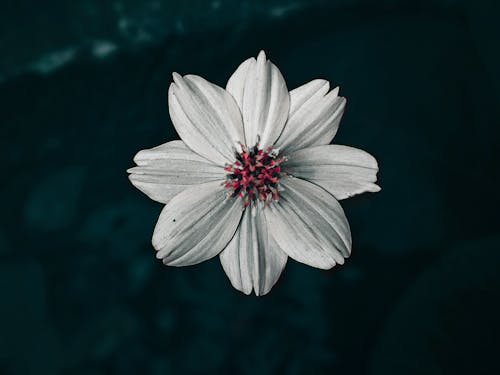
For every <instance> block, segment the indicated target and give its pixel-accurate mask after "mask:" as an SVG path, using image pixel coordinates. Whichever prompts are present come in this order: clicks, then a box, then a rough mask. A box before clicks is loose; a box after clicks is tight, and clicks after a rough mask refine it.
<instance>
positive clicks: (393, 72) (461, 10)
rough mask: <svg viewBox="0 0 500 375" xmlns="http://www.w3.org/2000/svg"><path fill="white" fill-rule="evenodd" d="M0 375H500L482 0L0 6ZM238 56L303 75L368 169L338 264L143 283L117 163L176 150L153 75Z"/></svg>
mask: <svg viewBox="0 0 500 375" xmlns="http://www.w3.org/2000/svg"><path fill="white" fill-rule="evenodd" d="M1 3H2V4H1V5H2V7H1V9H2V10H1V12H0V124H1V130H0V132H1V133H0V135H1V138H0V157H1V159H2V162H3V166H4V167H3V174H2V182H1V185H0V193H1V194H0V197H1V202H2V203H1V211H0V212H1V215H0V220H1V226H0V297H1V298H0V374H9V375H10V374H12V375H14V374H15V375H17V374H23V375H24V374H27V375H30V374H37V375H40V374H153V375H159V374H225V373H227V374H261V375H266V374H349V375H357V374H371V375H387V374H429V375H434V374H462V373H464V374H494V373H500V364H499V361H498V352H499V349H500V345H499V337H500V332H499V330H500V322H499V319H498V317H499V316H500V303H499V301H500V299H499V297H500V271H499V270H500V252H499V251H500V219H499V210H500V199H499V192H498V191H499V186H500V178H499V173H498V168H499V163H500V152H499V150H498V148H499V146H498V145H499V142H500V130H499V125H500V123H499V118H500V106H499V103H500V101H499V99H500V94H499V92H500V74H499V73H500V72H499V66H500V53H499V49H498V45H499V42H500V32H499V30H500V29H499V26H498V25H499V24H498V16H499V14H500V6H499V2H497V1H494V0H492V1H487V0H485V1H481V0H474V1H472V0H471V1H467V0H422V1H418V2H417V1H396V0H378V1H375V0H338V1H325V0H308V1H305V0H271V1H263V0H262V1H257V0H254V1H250V0H241V1H235V0H212V1H201V0H198V1H194V0H191V1H173V0H154V1H153V0H145V1H139V0H116V1H98V0H75V1H71V2H69V1H63V0H54V1H50V2H44V3H43V5H42V4H41V2H36V1H27V0H26V1H15V2H14V1H2V2H1ZM260 49H264V50H265V51H266V52H267V55H268V57H269V58H270V59H271V60H272V61H273V62H275V63H276V64H277V65H278V67H279V68H280V69H281V71H282V73H283V75H284V77H285V79H286V80H287V83H288V86H289V88H290V89H292V88H295V87H297V86H299V85H301V84H303V83H305V82H307V81H309V80H311V79H314V78H324V79H327V80H329V81H330V82H331V83H332V85H333V86H336V85H340V86H341V94H342V95H343V96H346V97H347V98H348V107H347V110H346V113H345V116H344V119H343V121H342V123H341V127H340V130H339V133H338V135H337V137H336V139H335V143H339V144H346V145H351V146H354V147H358V148H362V149H364V150H367V151H369V152H370V153H372V154H373V155H375V156H376V157H377V159H378V161H379V164H380V173H379V183H380V185H381V187H382V191H381V192H380V193H377V194H365V195H363V196H360V197H356V198H353V199H350V200H345V201H342V206H343V207H344V209H345V211H346V214H347V217H348V218H349V220H350V223H351V228H352V232H353V239H354V244H353V255H352V256H351V258H350V259H349V260H348V261H347V262H346V264H345V265H344V266H340V267H336V268H334V269H333V270H331V271H322V270H317V269H313V268H309V267H307V266H304V265H302V264H298V263H296V262H294V261H291V260H290V261H289V262H288V265H287V267H286V269H285V271H284V272H283V274H282V276H281V278H280V280H279V281H278V283H277V285H276V286H275V287H274V289H273V290H272V291H271V293H270V294H269V295H267V296H265V297H261V298H257V297H255V296H248V297H247V296H245V295H243V294H241V293H239V292H238V291H236V290H234V289H233V288H232V287H231V285H230V283H229V281H228V279H227V278H226V276H225V274H224V272H223V270H222V267H221V266H220V262H219V260H218V258H214V259H212V260H210V261H208V262H206V263H203V264H200V265H198V266H193V267H186V268H174V267H165V266H163V265H162V264H161V262H159V261H158V260H156V259H155V257H154V250H153V248H152V246H151V244H150V238H151V235H152V231H153V228H154V225H155V223H156V219H157V217H158V214H159V212H160V210H161V208H162V205H161V204H159V203H155V202H153V201H151V200H150V199H148V198H147V197H146V196H145V195H143V194H142V193H140V192H139V191H138V190H136V189H135V188H133V187H132V185H131V184H130V183H129V181H128V179H127V175H126V173H125V170H126V169H127V168H128V167H131V166H132V165H133V162H132V158H133V156H134V155H135V153H136V152H137V151H139V150H141V149H144V148H150V147H153V146H156V145H158V144H160V143H163V142H166V141H169V140H174V139H178V136H177V134H176V132H175V130H174V128H173V126H172V124H171V122H170V119H169V116H168V111H167V101H166V92H167V87H168V85H169V83H170V81H171V73H172V72H173V71H177V72H179V73H181V74H186V73H194V74H198V75H201V76H204V77H206V78H208V79H209V80H211V81H212V82H214V83H217V84H219V85H222V86H224V85H225V83H226V80H227V79H228V77H229V76H230V74H231V73H232V72H233V71H234V70H235V69H236V67H237V66H238V64H239V63H240V62H242V61H243V60H244V59H246V58H248V57H250V56H256V55H257V53H258V51H259V50H260Z"/></svg>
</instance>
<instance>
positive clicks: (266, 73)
mask: <svg viewBox="0 0 500 375" xmlns="http://www.w3.org/2000/svg"><path fill="white" fill-rule="evenodd" d="M226 90H227V91H229V92H230V93H231V95H233V97H234V99H235V100H236V103H238V106H239V107H240V109H241V113H242V115H243V125H244V128H245V140H246V145H247V146H249V147H252V146H254V145H255V144H256V143H257V140H258V137H259V136H260V146H261V147H262V148H265V147H267V146H271V145H272V144H273V143H274V141H276V139H277V138H278V137H279V135H280V133H281V131H282V130H283V127H284V126H285V122H286V119H287V117H288V110H289V108H290V98H289V94H288V89H287V87H286V83H285V80H284V79H283V76H282V75H281V72H280V71H279V69H278V68H277V67H276V66H275V65H274V64H273V63H272V62H271V61H269V60H267V58H266V54H265V53H264V51H261V52H260V53H259V56H258V57H257V60H255V58H253V57H252V58H250V59H248V60H246V61H244V62H243V63H242V64H241V65H240V66H239V67H238V69H236V71H235V72H234V74H233V75H232V76H231V78H229V81H228V82H227V86H226Z"/></svg>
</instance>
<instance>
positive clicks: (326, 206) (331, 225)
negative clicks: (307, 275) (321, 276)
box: [265, 177, 351, 269]
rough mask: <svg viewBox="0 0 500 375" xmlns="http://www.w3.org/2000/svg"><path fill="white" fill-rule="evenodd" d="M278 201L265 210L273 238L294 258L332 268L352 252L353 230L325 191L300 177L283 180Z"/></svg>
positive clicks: (317, 265) (318, 266) (314, 265)
mask: <svg viewBox="0 0 500 375" xmlns="http://www.w3.org/2000/svg"><path fill="white" fill-rule="evenodd" d="M281 184H282V185H283V188H284V191H282V192H280V200H279V202H274V203H272V204H271V205H270V206H269V207H268V208H266V210H265V214H266V218H267V221H268V223H269V228H272V231H271V235H272V236H273V238H274V239H275V240H276V242H277V243H278V245H279V246H280V248H281V249H283V251H284V252H286V253H287V254H288V256H290V257H291V258H293V259H295V260H296V261H298V262H301V263H305V264H308V265H310V266H313V267H317V268H322V269H329V268H332V267H333V266H334V265H335V264H336V263H339V264H343V263H344V258H347V257H348V256H349V254H350V252H351V231H350V229H349V223H348V222H347V219H346V217H345V215H344V211H343V210H342V207H341V206H340V204H339V203H338V202H337V200H336V199H335V198H334V197H333V196H332V195H330V194H329V193H328V192H326V191H325V190H323V189H322V188H320V187H318V186H316V185H314V184H311V183H310V182H307V181H304V180H301V179H298V178H293V177H291V178H285V179H283V180H282V183H281Z"/></svg>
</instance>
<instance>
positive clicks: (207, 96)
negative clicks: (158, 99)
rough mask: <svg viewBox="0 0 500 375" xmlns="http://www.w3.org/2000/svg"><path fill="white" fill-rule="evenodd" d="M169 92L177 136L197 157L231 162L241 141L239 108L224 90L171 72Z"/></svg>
mask: <svg viewBox="0 0 500 375" xmlns="http://www.w3.org/2000/svg"><path fill="white" fill-rule="evenodd" d="M173 77H174V83H172V84H171V85H170V88H169V90H168V108H169V112H170V117H171V118H172V122H173V124H174V127H175V129H176V130H177V132H178V133H179V136H180V137H181V138H182V140H183V141H184V142H185V143H186V145H187V146H188V147H189V148H190V149H192V150H193V151H194V152H196V153H197V154H199V155H201V156H203V157H205V158H206V159H208V160H210V161H212V162H214V163H216V164H218V165H224V164H225V163H232V162H233V161H234V149H235V147H236V146H237V144H238V142H243V141H244V133H243V123H242V120H241V113H240V111H239V108H238V105H237V104H236V102H235V101H234V99H233V97H232V96H231V95H230V94H229V93H228V92H227V91H226V90H224V89H223V88H221V87H219V86H217V85H214V84H212V83H210V82H208V81H206V80H204V79H203V78H201V77H198V76H195V75H187V76H184V77H181V76H180V75H179V74H177V73H174V74H173Z"/></svg>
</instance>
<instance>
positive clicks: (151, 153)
mask: <svg viewBox="0 0 500 375" xmlns="http://www.w3.org/2000/svg"><path fill="white" fill-rule="evenodd" d="M134 161H135V163H136V164H137V165H138V166H137V167H134V168H130V169H128V170H127V172H128V173H130V175H129V179H130V182H132V184H133V185H134V186H135V187H136V188H138V189H139V190H140V191H142V192H143V193H145V194H146V195H147V196H148V197H150V198H151V199H153V200H155V201H157V202H161V203H168V201H170V199H172V198H173V197H174V196H176V195H177V194H178V193H180V192H181V191H183V190H184V189H186V188H187V187H189V186H192V185H197V184H202V183H204V182H209V181H216V180H218V181H224V175H225V173H226V172H224V168H222V167H220V166H218V165H214V164H212V163H210V162H209V161H208V160H206V159H204V158H202V157H201V156H199V155H198V154H195V153H194V152H193V151H191V150H190V149H189V148H187V146H186V145H185V144H184V142H182V141H172V142H168V143H164V144H162V145H160V146H157V147H154V148H150V149H148V150H142V151H139V152H138V153H137V155H135V157H134Z"/></svg>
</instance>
